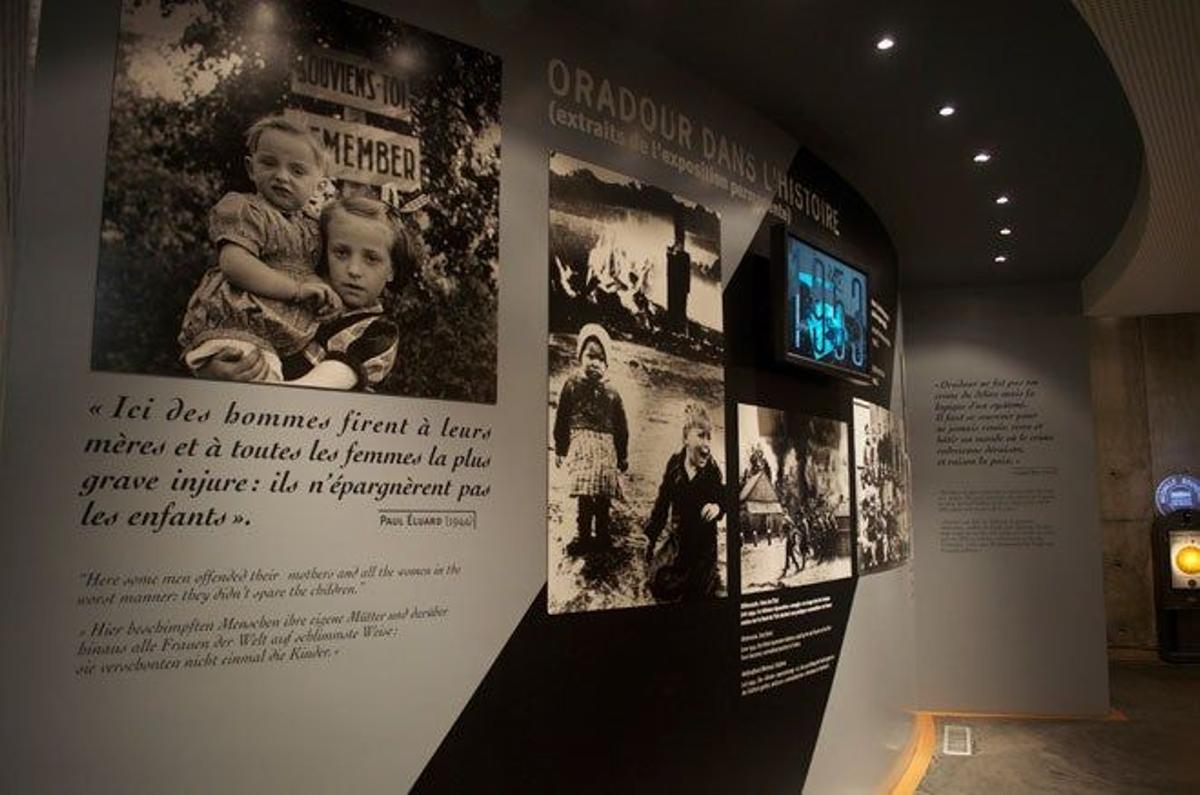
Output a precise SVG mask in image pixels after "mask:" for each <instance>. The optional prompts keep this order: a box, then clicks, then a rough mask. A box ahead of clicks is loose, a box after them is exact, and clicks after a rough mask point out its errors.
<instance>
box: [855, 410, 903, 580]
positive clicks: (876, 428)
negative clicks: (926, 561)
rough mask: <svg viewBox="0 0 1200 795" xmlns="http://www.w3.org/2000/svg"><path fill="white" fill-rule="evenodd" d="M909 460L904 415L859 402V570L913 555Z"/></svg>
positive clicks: (873, 569) (890, 565) (887, 565)
mask: <svg viewBox="0 0 1200 795" xmlns="http://www.w3.org/2000/svg"><path fill="white" fill-rule="evenodd" d="M909 472H910V468H909V460H908V451H907V448H906V446H905V444H904V426H903V420H902V419H901V417H900V415H899V414H895V415H894V414H892V413H891V412H889V411H888V410H887V409H885V408H882V407H880V406H876V405H874V404H872V403H867V402H866V401H864V400H855V401H854V476H855V487H856V491H857V494H858V512H857V535H858V571H859V574H871V573H873V572H878V571H885V570H887V569H891V568H894V567H896V566H899V565H901V564H902V563H904V562H905V561H907V560H908V557H909V551H910V548H911V546H912V511H911V507H910V505H909V495H910V494H911V489H910V488H909V482H910V481H909V478H910V475H909Z"/></svg>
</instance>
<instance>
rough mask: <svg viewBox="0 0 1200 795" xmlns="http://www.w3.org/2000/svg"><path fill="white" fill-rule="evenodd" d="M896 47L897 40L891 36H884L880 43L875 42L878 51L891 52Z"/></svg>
mask: <svg viewBox="0 0 1200 795" xmlns="http://www.w3.org/2000/svg"><path fill="white" fill-rule="evenodd" d="M895 46H896V40H895V39H893V38H892V37H891V36H883V37H881V38H880V39H879V41H877V42H875V49H877V50H890V49H892V48H893V47H895Z"/></svg>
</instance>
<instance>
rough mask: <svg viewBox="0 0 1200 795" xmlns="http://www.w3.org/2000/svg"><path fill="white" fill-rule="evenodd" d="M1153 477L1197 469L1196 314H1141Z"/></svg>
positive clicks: (1199, 387) (1199, 320)
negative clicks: (1142, 315)
mask: <svg viewBox="0 0 1200 795" xmlns="http://www.w3.org/2000/svg"><path fill="white" fill-rule="evenodd" d="M1141 332H1142V350H1143V352H1144V356H1145V367H1146V408H1147V410H1148V416H1149V427H1150V451H1151V473H1152V475H1153V479H1154V480H1153V482H1154V483H1158V481H1159V480H1161V479H1162V478H1164V477H1166V476H1167V475H1170V474H1171V473H1173V472H1181V471H1185V470H1186V471H1190V472H1192V473H1193V474H1200V315H1195V314H1192V315H1158V316H1153V317H1144V318H1142V319H1141Z"/></svg>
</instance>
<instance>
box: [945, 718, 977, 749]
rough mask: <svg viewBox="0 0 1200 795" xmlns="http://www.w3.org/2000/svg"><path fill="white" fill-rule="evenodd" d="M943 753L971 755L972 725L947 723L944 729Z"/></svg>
mask: <svg viewBox="0 0 1200 795" xmlns="http://www.w3.org/2000/svg"><path fill="white" fill-rule="evenodd" d="M942 753H943V754H945V755H946V756H970V755H971V753H972V748H971V727H970V726H957V725H954V724H946V726H945V727H943V729H942Z"/></svg>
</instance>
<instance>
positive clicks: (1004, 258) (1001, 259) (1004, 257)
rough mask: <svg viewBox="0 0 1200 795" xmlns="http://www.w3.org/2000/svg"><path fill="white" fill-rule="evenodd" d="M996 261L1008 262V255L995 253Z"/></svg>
mask: <svg viewBox="0 0 1200 795" xmlns="http://www.w3.org/2000/svg"><path fill="white" fill-rule="evenodd" d="M996 262H1008V257H1006V256H1004V255H1003V254H997V255H996Z"/></svg>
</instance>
